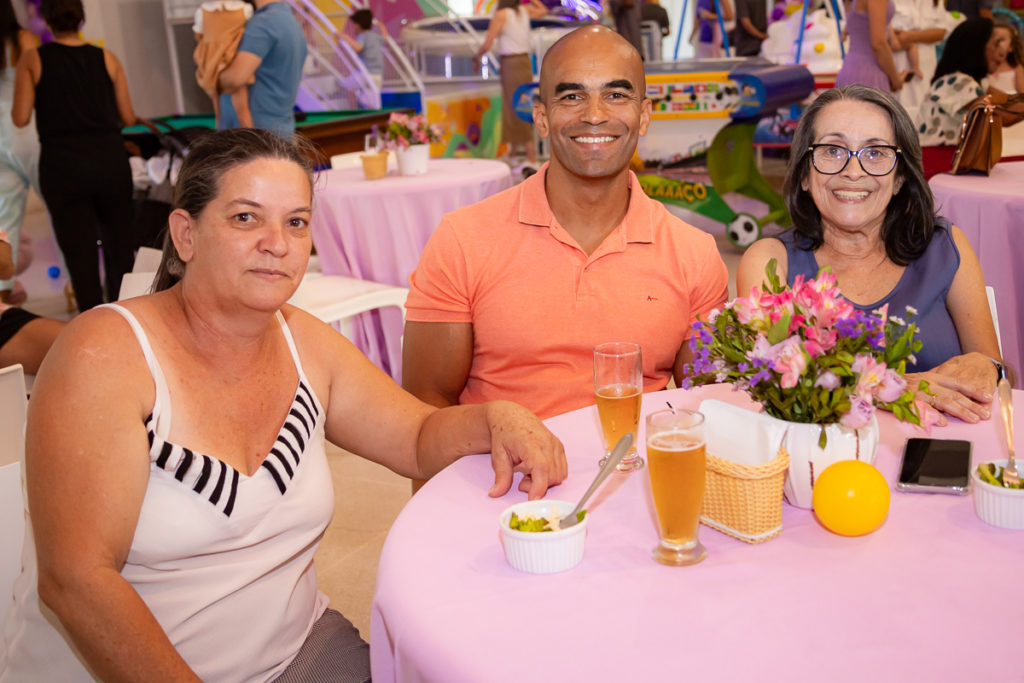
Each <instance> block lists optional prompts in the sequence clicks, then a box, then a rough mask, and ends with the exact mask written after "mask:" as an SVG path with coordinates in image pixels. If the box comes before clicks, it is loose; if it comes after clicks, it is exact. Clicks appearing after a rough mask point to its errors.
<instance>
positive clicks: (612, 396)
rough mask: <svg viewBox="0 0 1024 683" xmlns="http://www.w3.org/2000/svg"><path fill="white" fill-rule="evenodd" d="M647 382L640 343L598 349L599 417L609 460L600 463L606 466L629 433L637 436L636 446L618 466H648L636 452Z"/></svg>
mask: <svg viewBox="0 0 1024 683" xmlns="http://www.w3.org/2000/svg"><path fill="white" fill-rule="evenodd" d="M643 380H644V371H643V362H642V360H641V354H640V345H639V344H633V343H632V342H608V343H606V344H598V345H597V346H595V347H594V393H595V394H596V395H597V414H598V416H600V418H601V431H602V432H603V434H604V447H605V457H604V458H602V459H601V463H600V464H602V465H603V464H604V462H605V459H606V458H607V457H608V456H609V455H610V454H611V450H612V449H613V448H614V447H615V444H617V443H618V442H619V439H621V438H622V437H623V436H625V435H626V434H632V435H633V445H632V446H631V447H630V449H629V451H628V452H627V453H626V455H625V456H623V458H622V460H621V461H620V462H619V464H618V465H617V466H616V469H618V470H619V471H620V472H629V471H632V470H638V469H640V468H641V467H643V466H644V461H643V460H642V459H641V458H640V456H639V455H637V449H636V432H637V425H638V424H639V422H640V398H641V396H642V395H643V386H644V382H643Z"/></svg>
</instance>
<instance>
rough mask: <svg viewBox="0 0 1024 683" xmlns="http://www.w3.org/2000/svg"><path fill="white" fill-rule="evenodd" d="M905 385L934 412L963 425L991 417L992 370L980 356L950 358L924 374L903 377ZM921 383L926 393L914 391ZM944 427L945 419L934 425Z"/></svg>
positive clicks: (973, 354) (978, 354)
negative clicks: (905, 381) (943, 414)
mask: <svg viewBox="0 0 1024 683" xmlns="http://www.w3.org/2000/svg"><path fill="white" fill-rule="evenodd" d="M906 380H907V384H908V386H909V387H910V388H911V389H913V390H914V391H915V392H917V394H918V399H920V400H921V401H924V402H925V403H927V404H928V405H930V406H931V407H933V408H935V409H936V410H939V411H941V412H942V413H945V414H946V415H952V416H953V417H956V418H959V419H961V420H963V421H964V422H971V423H975V422H979V421H981V420H987V419H988V418H989V416H990V415H991V404H992V396H993V394H994V392H995V388H996V370H995V366H994V365H993V363H992V360H991V359H990V358H989V357H988V356H985V355H983V354H980V353H966V354H963V355H960V356H953V357H952V358H950V359H949V360H947V361H946V362H945V363H943V364H942V365H938V366H936V367H934V368H932V369H931V370H929V371H927V372H916V373H911V374H908V375H907V376H906ZM922 380H925V381H927V382H928V393H927V394H925V393H923V392H920V391H918V389H917V387H918V385H919V384H920V382H921V381H922ZM938 424H939V425H940V426H943V425H945V424H946V421H945V419H942V420H940V421H939V422H938Z"/></svg>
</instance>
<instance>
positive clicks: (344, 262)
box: [312, 159, 512, 381]
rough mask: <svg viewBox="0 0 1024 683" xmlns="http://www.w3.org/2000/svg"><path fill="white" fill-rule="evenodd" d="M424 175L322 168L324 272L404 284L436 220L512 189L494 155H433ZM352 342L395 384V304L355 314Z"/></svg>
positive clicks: (319, 241)
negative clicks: (375, 175)
mask: <svg viewBox="0 0 1024 683" xmlns="http://www.w3.org/2000/svg"><path fill="white" fill-rule="evenodd" d="M427 168H428V170H427V173H426V174H424V175H417V176H397V175H391V176H388V177H387V178H383V179H381V180H366V179H365V178H364V177H363V171H362V169H361V168H344V169H334V170H330V171H326V172H324V173H323V174H321V176H320V178H321V179H320V180H319V181H318V184H317V188H316V206H315V208H314V211H313V220H312V233H313V243H314V244H315V245H316V251H317V254H319V256H320V265H321V268H322V270H323V272H324V274H325V275H347V276H349V277H357V278H360V279H364V280H373V281H375V282H383V283H384V284H389V285H397V286H400V287H408V286H409V275H411V274H412V271H413V270H414V269H415V268H416V264H417V263H418V262H419V258H420V253H421V252H422V251H423V247H424V246H425V245H426V244H427V240H428V239H430V236H431V235H432V234H433V233H434V229H435V228H437V225H438V223H440V222H441V218H442V217H443V216H444V215H445V214H446V213H449V212H451V211H454V210H456V209H458V208H460V207H463V206H467V205H469V204H474V203H476V202H478V201H480V200H482V199H486V198H487V197H489V196H491V195H493V194H496V193H498V192H501V191H502V190H505V189H507V188H509V187H511V186H512V173H511V171H509V167H508V165H507V164H505V163H504V162H501V161H495V160H493V159H431V160H430V161H429V163H428V167H427ZM353 328H354V329H353V333H354V335H355V340H354V341H355V342H356V345H357V346H359V348H360V349H361V350H362V351H363V353H365V354H366V356H367V357H368V358H369V359H370V360H371V361H373V362H374V363H375V364H376V365H377V366H378V367H380V368H382V369H384V370H385V371H386V372H389V373H390V374H391V376H392V377H394V378H395V379H396V380H397V381H401V361H402V345H401V339H402V319H401V316H400V315H399V313H398V311H397V310H396V309H391V310H383V311H380V312H371V313H366V314H363V315H362V316H359V320H357V321H356V323H355V324H354V325H353Z"/></svg>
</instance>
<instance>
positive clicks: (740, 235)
mask: <svg viewBox="0 0 1024 683" xmlns="http://www.w3.org/2000/svg"><path fill="white" fill-rule="evenodd" d="M725 235H726V237H728V238H729V241H730V242H732V243H733V244H735V245H736V246H737V247H741V248H744V247H749V246H750V245H751V244H753V243H754V242H756V241H757V240H758V238H759V237H760V236H761V226H759V225H758V224H757V220H756V219H755V218H754V217H753V216H751V215H750V214H746V213H741V214H740V215H738V216H737V217H736V218H735V220H733V221H732V223H729V226H728V227H727V228H726V229H725Z"/></svg>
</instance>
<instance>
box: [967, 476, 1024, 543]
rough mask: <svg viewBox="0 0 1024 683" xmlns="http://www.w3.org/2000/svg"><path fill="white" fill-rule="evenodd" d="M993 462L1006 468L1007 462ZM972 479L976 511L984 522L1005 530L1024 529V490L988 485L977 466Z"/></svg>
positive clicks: (972, 493) (972, 492)
mask: <svg viewBox="0 0 1024 683" xmlns="http://www.w3.org/2000/svg"><path fill="white" fill-rule="evenodd" d="M992 462H993V463H994V464H996V465H999V467H1006V460H993V461H992ZM979 464H981V463H979ZM1018 468H1019V466H1018ZM971 479H973V481H972V482H971V496H972V497H973V498H974V511H975V512H977V513H978V516H979V517H981V519H982V521H984V522H988V523H989V524H992V525H994V526H998V527H1002V528H1004V529H1024V489H1008V488H1003V487H1002V486H995V485H993V484H988V483H986V482H984V481H982V480H981V476H979V475H978V468H977V466H975V467H974V470H973V471H972V472H971Z"/></svg>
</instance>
